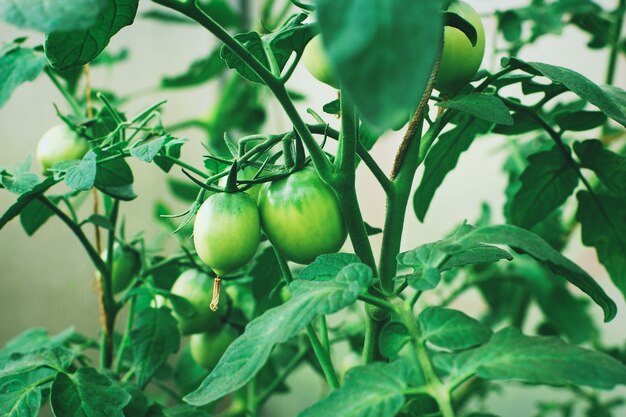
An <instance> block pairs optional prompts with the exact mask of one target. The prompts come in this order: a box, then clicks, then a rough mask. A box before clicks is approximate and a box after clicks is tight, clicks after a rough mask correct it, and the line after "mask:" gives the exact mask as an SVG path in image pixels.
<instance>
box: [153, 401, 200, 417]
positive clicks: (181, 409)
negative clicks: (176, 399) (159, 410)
mask: <svg viewBox="0 0 626 417" xmlns="http://www.w3.org/2000/svg"><path fill="white" fill-rule="evenodd" d="M164 413H165V417H211V415H210V414H209V413H207V412H206V411H203V410H201V409H199V408H195V407H191V406H189V405H187V404H181V405H177V406H175V407H172V408H169V409H167V410H165V411H164Z"/></svg>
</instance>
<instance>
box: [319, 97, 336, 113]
mask: <svg viewBox="0 0 626 417" xmlns="http://www.w3.org/2000/svg"><path fill="white" fill-rule="evenodd" d="M322 111H323V112H324V113H326V114H339V112H340V111H341V110H340V106H339V99H337V100H333V101H331V102H328V103H326V104H324V107H322Z"/></svg>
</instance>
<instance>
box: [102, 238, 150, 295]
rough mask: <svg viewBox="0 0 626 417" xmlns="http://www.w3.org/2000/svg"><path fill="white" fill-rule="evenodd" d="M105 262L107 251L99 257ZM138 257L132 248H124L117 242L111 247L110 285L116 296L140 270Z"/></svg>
mask: <svg viewBox="0 0 626 417" xmlns="http://www.w3.org/2000/svg"><path fill="white" fill-rule="evenodd" d="M101 257H102V259H103V260H104V261H105V262H107V259H108V251H107V250H105V251H104V252H102V255H101ZM139 262H140V261H139V255H138V254H137V252H136V251H135V250H134V249H132V248H126V247H123V246H122V245H120V244H118V243H117V242H116V243H115V244H114V245H113V269H112V270H111V284H112V287H113V293H114V294H117V293H119V292H120V291H123V290H124V289H126V287H128V284H130V282H131V280H132V279H133V278H134V277H135V276H136V275H137V273H138V272H139V269H140V266H141V265H140V264H139Z"/></svg>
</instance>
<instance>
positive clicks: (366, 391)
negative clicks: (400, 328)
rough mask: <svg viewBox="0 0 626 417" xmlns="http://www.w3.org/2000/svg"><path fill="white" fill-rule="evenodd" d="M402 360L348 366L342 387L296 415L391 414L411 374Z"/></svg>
mask: <svg viewBox="0 0 626 417" xmlns="http://www.w3.org/2000/svg"><path fill="white" fill-rule="evenodd" d="M411 373H412V366H411V364H410V363H409V362H407V361H405V360H399V361H396V362H392V363H375V364H371V365H367V366H361V367H357V368H352V369H351V370H350V371H348V374H347V375H346V381H345V383H344V384H343V386H342V387H341V388H340V389H338V390H335V391H333V392H331V393H330V395H329V396H328V397H326V398H325V399H324V400H322V401H320V402H319V403H317V404H315V405H313V406H312V407H310V408H307V409H306V410H304V411H303V412H301V413H300V414H298V417H328V416H341V417H368V416H376V417H392V416H395V415H396V414H397V413H398V412H399V411H400V409H401V408H402V406H403V405H404V401H405V400H404V393H403V390H404V389H405V388H407V386H408V385H409V382H410V381H411V380H412V378H413V376H412V375H411Z"/></svg>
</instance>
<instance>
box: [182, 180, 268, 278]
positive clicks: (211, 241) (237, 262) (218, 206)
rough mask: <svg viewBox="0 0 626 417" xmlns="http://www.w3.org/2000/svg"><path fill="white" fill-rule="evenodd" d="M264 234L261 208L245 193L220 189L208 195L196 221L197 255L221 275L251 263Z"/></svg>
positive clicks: (194, 229)
mask: <svg viewBox="0 0 626 417" xmlns="http://www.w3.org/2000/svg"><path fill="white" fill-rule="evenodd" d="M260 237H261V225H260V221H259V211H258V209H257V206H256V203H255V202H254V200H252V198H251V197H250V196H249V195H248V194H246V193H241V192H237V193H218V194H214V195H212V196H210V197H209V198H207V199H206V200H205V201H204V203H202V206H200V210H198V214H197V215H196V220H195V222H194V225H193V242H194V246H195V247H196V252H197V253H198V256H199V257H200V259H201V260H202V262H204V263H205V264H207V265H208V266H209V267H211V269H212V270H213V271H215V273H216V274H217V275H218V276H223V275H226V274H228V273H229V272H232V271H234V270H235V269H237V268H239V267H241V266H243V265H245V264H246V263H248V262H249V261H250V260H251V259H252V258H253V257H254V254H255V253H256V250H257V247H258V246H259V240H260Z"/></svg>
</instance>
